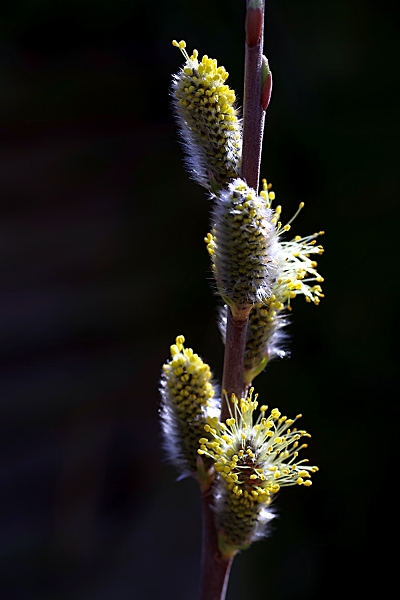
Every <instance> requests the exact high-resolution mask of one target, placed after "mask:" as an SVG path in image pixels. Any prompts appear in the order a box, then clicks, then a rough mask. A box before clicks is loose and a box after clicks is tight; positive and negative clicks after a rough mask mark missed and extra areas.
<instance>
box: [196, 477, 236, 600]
mask: <svg viewBox="0 0 400 600" xmlns="http://www.w3.org/2000/svg"><path fill="white" fill-rule="evenodd" d="M211 489H212V488H208V490H205V491H203V492H202V496H201V502H202V513H203V557H202V561H203V564H202V588H201V600H225V595H226V590H227V587H228V579H229V571H230V569H231V565H232V561H233V557H232V558H225V557H223V556H222V555H221V552H220V550H219V547H218V534H217V530H216V528H215V522H214V512H213V509H212V501H213V496H212V491H211Z"/></svg>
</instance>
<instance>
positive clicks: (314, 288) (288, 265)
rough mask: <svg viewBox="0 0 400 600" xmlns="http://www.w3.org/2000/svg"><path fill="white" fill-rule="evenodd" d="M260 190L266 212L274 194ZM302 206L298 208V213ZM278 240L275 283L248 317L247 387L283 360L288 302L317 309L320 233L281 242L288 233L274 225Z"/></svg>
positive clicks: (222, 317)
mask: <svg viewBox="0 0 400 600" xmlns="http://www.w3.org/2000/svg"><path fill="white" fill-rule="evenodd" d="M263 183H264V190H263V191H262V192H261V193H260V196H261V197H262V198H263V199H264V200H265V203H266V206H267V207H268V208H270V206H271V202H272V200H274V198H275V193H274V192H271V191H270V192H268V185H267V183H266V181H265V180H264V182H263ZM302 207H303V204H301V205H300V209H301V208H302ZM273 212H274V216H273V217H272V222H274V223H275V222H277V221H278V218H279V217H280V213H281V207H280V206H278V207H277V208H276V209H275V211H273ZM278 228H279V234H280V235H279V236H278V241H277V245H276V253H275V264H276V273H275V279H274V281H273V284H272V288H271V292H272V293H271V295H270V296H269V297H268V298H266V299H265V300H264V301H263V302H259V303H255V304H254V306H253V308H252V310H251V312H250V316H249V325H248V332H247V342H246V351H245V359H244V380H245V383H251V382H252V381H253V379H254V377H256V376H257V375H258V374H259V373H261V372H262V371H263V369H264V368H265V366H266V365H267V363H268V362H269V361H270V360H272V359H273V358H275V357H277V356H279V357H283V356H285V355H286V354H287V352H286V350H285V340H286V336H285V334H284V332H283V328H284V327H285V326H286V325H287V324H288V322H289V319H288V313H289V311H291V310H292V307H291V301H292V300H293V299H294V298H295V297H296V296H298V295H303V296H304V297H305V299H306V301H307V302H312V303H314V304H315V305H318V304H319V302H320V299H321V298H323V294H322V289H321V286H320V285H319V284H320V283H321V282H322V281H323V278H322V277H321V275H320V274H319V273H318V271H317V270H316V267H317V262H316V261H315V260H313V258H314V257H315V255H320V254H322V253H323V251H324V249H323V247H322V246H320V245H317V244H316V239H317V237H318V236H319V235H322V234H323V231H320V232H319V233H314V234H313V235H309V236H306V237H303V238H302V237H300V236H296V237H295V238H294V239H293V240H291V241H288V242H284V241H282V240H281V233H283V232H284V231H286V230H287V229H288V226H285V227H282V226H281V224H280V223H278ZM226 315H227V307H226V306H225V307H224V308H223V309H222V310H221V314H220V321H219V325H220V330H221V333H222V337H223V339H225V329H226Z"/></svg>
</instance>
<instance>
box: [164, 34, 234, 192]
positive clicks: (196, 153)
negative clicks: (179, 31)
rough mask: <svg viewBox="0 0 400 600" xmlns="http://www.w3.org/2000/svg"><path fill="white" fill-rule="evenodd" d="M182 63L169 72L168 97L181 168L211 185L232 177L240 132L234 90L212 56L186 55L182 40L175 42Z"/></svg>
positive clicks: (195, 51) (219, 185) (201, 182)
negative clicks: (182, 154) (183, 154)
mask: <svg viewBox="0 0 400 600" xmlns="http://www.w3.org/2000/svg"><path fill="white" fill-rule="evenodd" d="M172 43H173V45H174V46H176V47H178V48H179V49H180V50H181V52H182V54H183V56H184V58H185V65H184V66H183V67H182V68H181V69H180V71H179V72H178V74H177V75H175V76H174V77H173V82H172V98H173V106H174V110H175V114H176V117H177V120H178V124H179V126H180V128H181V132H180V133H181V137H182V141H183V144H184V148H185V151H186V154H187V167H188V169H189V172H190V174H191V176H192V177H193V179H194V180H195V181H197V182H198V183H200V185H202V186H204V187H205V188H207V189H208V190H215V189H216V188H219V187H221V186H223V185H226V183H227V182H228V181H229V180H230V179H232V178H234V177H237V175H238V172H239V167H240V159H241V148H242V133H241V122H240V119H239V118H238V115H237V110H236V108H235V101H236V97H235V92H234V91H233V90H232V89H231V88H229V86H228V85H226V84H225V81H226V79H227V78H228V73H227V72H226V70H225V69H224V67H222V66H218V64H217V61H216V60H215V59H211V58H209V57H208V56H207V55H204V56H203V58H202V59H201V60H199V59H198V52H197V50H194V51H193V54H192V55H191V56H189V55H188V53H187V52H186V50H185V47H186V44H185V42H183V41H181V42H179V43H178V42H176V40H174V41H173V42H172Z"/></svg>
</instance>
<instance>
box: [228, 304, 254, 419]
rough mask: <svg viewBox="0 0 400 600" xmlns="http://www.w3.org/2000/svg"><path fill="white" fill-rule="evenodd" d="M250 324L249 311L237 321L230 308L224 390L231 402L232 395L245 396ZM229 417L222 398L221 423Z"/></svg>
mask: <svg viewBox="0 0 400 600" xmlns="http://www.w3.org/2000/svg"><path fill="white" fill-rule="evenodd" d="M248 322H249V317H248V311H247V313H246V315H244V316H243V318H242V319H235V318H234V317H233V315H232V311H231V309H230V308H228V315H227V322H226V340H225V356H224V373H223V377H222V390H223V392H225V391H226V393H227V396H228V399H229V400H230V399H231V396H232V394H235V396H236V397H237V398H241V397H242V395H243V389H244V383H243V364H244V351H245V349H246V337H247V325H248ZM229 416H230V415H229V409H228V404H227V402H226V398H225V397H223V398H221V421H225V420H226V419H227V418H228V417H229Z"/></svg>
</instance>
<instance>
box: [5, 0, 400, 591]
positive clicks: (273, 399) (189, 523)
mask: <svg viewBox="0 0 400 600" xmlns="http://www.w3.org/2000/svg"><path fill="white" fill-rule="evenodd" d="M0 16H1V18H0V54H1V66H0V88H1V96H0V134H1V140H0V156H1V159H0V169H1V174H0V194H1V215H0V229H1V233H0V245H1V251H0V271H1V275H0V285H1V296H0V303H1V310H0V329H1V333H0V353H1V388H2V392H1V407H0V411H1V418H0V429H1V446H2V453H1V461H0V470H1V487H2V492H1V496H0V518H1V521H2V523H1V536H0V553H1V565H2V566H1V577H0V580H1V584H0V585H1V593H0V597H1V598H2V600H3V599H4V600H31V599H32V600H36V599H39V598H40V599H41V600H42V599H43V600H127V599H128V598H129V599H130V600H132V599H133V600H148V599H150V600H151V599H153V598H159V597H162V598H163V599H164V600H172V599H174V600H189V599H195V598H196V597H197V588H198V578H199V559H200V517H199V499H198V492H197V488H196V485H195V483H194V482H193V481H191V480H185V481H181V482H178V483H177V482H176V481H175V476H176V475H175V472H174V470H173V469H172V468H171V467H169V466H168V465H166V464H165V461H164V458H163V455H162V452H161V450H160V442H159V429H158V427H159V426H158V422H157V404H158V392H157V387H158V378H159V372H160V367H161V365H162V363H163V362H164V361H165V360H166V359H167V357H168V352H169V345H170V344H171V343H172V342H173V341H174V338H175V336H176V335H177V334H181V333H183V334H184V335H185V336H186V340H187V343H188V345H189V346H192V347H193V348H194V349H195V350H196V351H197V352H198V353H200V354H201V355H202V356H203V357H204V358H205V359H206V360H207V361H208V362H209V363H210V364H211V366H212V368H213V370H214V372H215V375H216V377H217V378H218V379H220V375H221V364H222V345H221V343H220V339H219V335H218V332H217V328H216V325H215V317H216V307H217V305H218V300H217V298H215V297H214V296H212V294H211V293H210V285H209V284H210V282H209V280H210V268H209V262H208V258H207V256H206V251H205V248H204V243H203V241H202V239H203V237H204V235H205V234H206V233H207V231H208V220H209V216H208V211H209V207H210V205H209V201H208V200H207V198H206V196H205V194H204V193H203V191H202V190H201V189H200V188H199V187H198V186H196V185H195V184H194V183H193V182H191V181H190V180H189V179H188V177H187V175H186V173H185V172H184V169H183V165H182V152H181V149H180V147H179V144H178V140H177V133H176V128H175V126H174V123H173V118H172V116H171V111H170V106H169V96H168V89H169V84H170V75H171V73H172V72H175V71H177V69H178V67H179V66H180V64H181V63H182V58H181V55H180V54H179V52H178V51H177V50H176V49H175V48H173V47H172V45H171V40H172V39H173V38H177V39H178V40H179V39H182V38H184V39H186V41H187V43H188V47H189V49H192V48H193V47H195V48H198V50H199V52H200V53H207V54H208V55H209V56H212V57H216V58H217V59H218V60H219V61H220V62H221V63H222V64H223V65H224V66H225V67H226V68H227V69H228V71H229V72H230V80H229V81H230V84H231V86H232V87H234V88H235V89H236V90H237V93H238V97H239V103H240V102H241V94H242V92H241V90H242V86H243V18H244V1H242V0H220V1H219V2H213V1H212V0H202V2H195V1H194V0H193V1H192V0H190V1H187V0H186V1H184V0H171V1H169V2H161V1H160V0H154V1H153V2H150V1H149V0H113V1H111V0H103V1H102V0H97V1H96V2H95V1H93V0H79V1H78V0H69V1H68V0H64V1H61V0H15V1H14V2H5V3H2V7H1V13H0ZM266 33H267V35H266V54H267V56H268V58H269V60H270V64H271V67H272V70H273V75H274V91H273V96H272V101H271V105H270V108H269V111H268V119H267V128H266V135H265V142H264V155H263V169H262V173H263V176H267V177H268V179H269V180H270V181H272V183H273V185H274V190H275V192H276V195H277V201H278V203H282V204H283V206H284V213H283V215H284V218H286V220H287V219H288V218H290V217H291V215H292V214H293V212H294V211H295V210H296V207H297V205H298V203H299V202H300V201H301V200H304V201H305V202H306V208H305V210H304V211H302V213H301V215H300V216H299V217H298V218H297V220H296V222H295V223H294V225H293V229H292V231H293V232H294V234H297V233H301V234H308V233H312V232H314V231H317V230H319V229H325V230H326V232H327V235H326V236H325V238H324V239H323V243H324V246H325V247H326V254H325V255H324V257H322V258H321V260H320V270H321V272H322V274H323V275H324V276H325V279H326V283H325V285H324V291H325V293H326V298H325V299H324V300H323V302H322V303H321V306H320V307H318V308H316V307H314V306H312V305H311V306H310V305H307V304H306V303H305V302H304V301H303V300H302V299H298V300H297V301H295V303H294V311H293V324H292V326H291V328H290V334H291V336H292V342H291V351H292V357H291V359H290V360H289V361H288V360H284V361H280V362H279V361H278V362H275V363H274V364H271V365H270V367H269V368H268V371H267V372H266V373H264V374H263V375H262V376H260V377H259V378H258V380H257V381H256V387H257V390H258V391H259V393H260V395H261V398H262V400H263V402H266V403H268V404H270V405H274V406H278V407H279V408H280V409H281V410H283V411H284V413H285V414H288V415H293V414H297V413H298V412H300V411H301V412H302V413H303V414H304V418H303V426H304V427H305V428H306V429H307V430H308V431H311V432H312V434H313V438H312V440H311V441H310V447H309V457H310V459H311V461H312V462H313V463H316V464H318V465H319V466H320V473H319V474H318V475H316V476H315V478H314V486H313V488H311V489H309V490H308V489H300V488H290V489H287V490H284V492H283V493H282V494H281V495H280V497H279V498H278V500H277V502H276V506H277V507H278V510H279V519H278V520H276V522H275V524H274V530H273V533H272V536H271V537H270V538H269V539H268V540H267V541H265V542H263V543H259V544H255V545H254V546H253V547H252V548H251V549H250V550H248V551H247V552H245V553H243V554H242V555H240V556H239V557H238V558H237V559H236V560H235V563H234V567H233V572H232V577H231V582H230V587H229V591H228V600H242V599H252V600H264V599H265V600H269V599H271V598H274V599H275V600H302V599H306V598H307V599H314V598H315V599H317V598H321V597H323V598H330V597H332V598H333V597H335V598H336V597H338V596H339V595H340V596H343V595H344V596H345V597H350V596H352V595H361V594H363V595H364V596H365V595H366V596H368V595H369V594H370V593H371V594H372V591H373V590H374V588H375V586H378V585H379V586H381V585H382V581H383V580H384V579H385V578H386V574H385V571H384V570H379V569H378V568H377V561H378V560H379V558H380V557H381V555H382V554H384V553H385V550H384V548H385V535H386V531H387V528H388V527H391V526H392V519H393V517H392V516H391V514H390V508H391V505H392V504H393V505H394V500H391V498H393V495H391V492H390V488H387V485H388V483H387V478H388V475H387V474H386V466H387V463H388V460H389V457H390V454H391V452H392V451H393V450H394V442H393V441H392V439H393V436H392V434H391V433H390V426H391V425H392V422H394V419H395V416H396V415H395V406H396V404H395V402H396V394H397V379H395V377H396V375H397V359H396V357H395V350H396V346H397V344H396V342H395V340H396V339H398V336H397V335H395V327H396V322H397V320H398V312H397V294H398V292H399V289H398V275H396V266H397V262H396V250H397V245H398V217H399V208H398V207H399V170H398V162H399V152H398V150H399V116H398V112H397V108H398V103H399V77H398V75H396V71H398V69H397V65H398V60H399V58H400V52H399V35H398V15H396V14H395V13H394V11H393V10H392V4H391V3H389V2H387V0H380V2H378V1H377V0H339V1H337V2H334V3H332V2H321V1H319V0H310V1H308V2H306V1H305V0H302V1H300V2H299V1H298V0H268V12H267V23H266ZM378 425H379V427H378ZM385 492H386V493H385ZM384 494H385V495H384Z"/></svg>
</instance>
